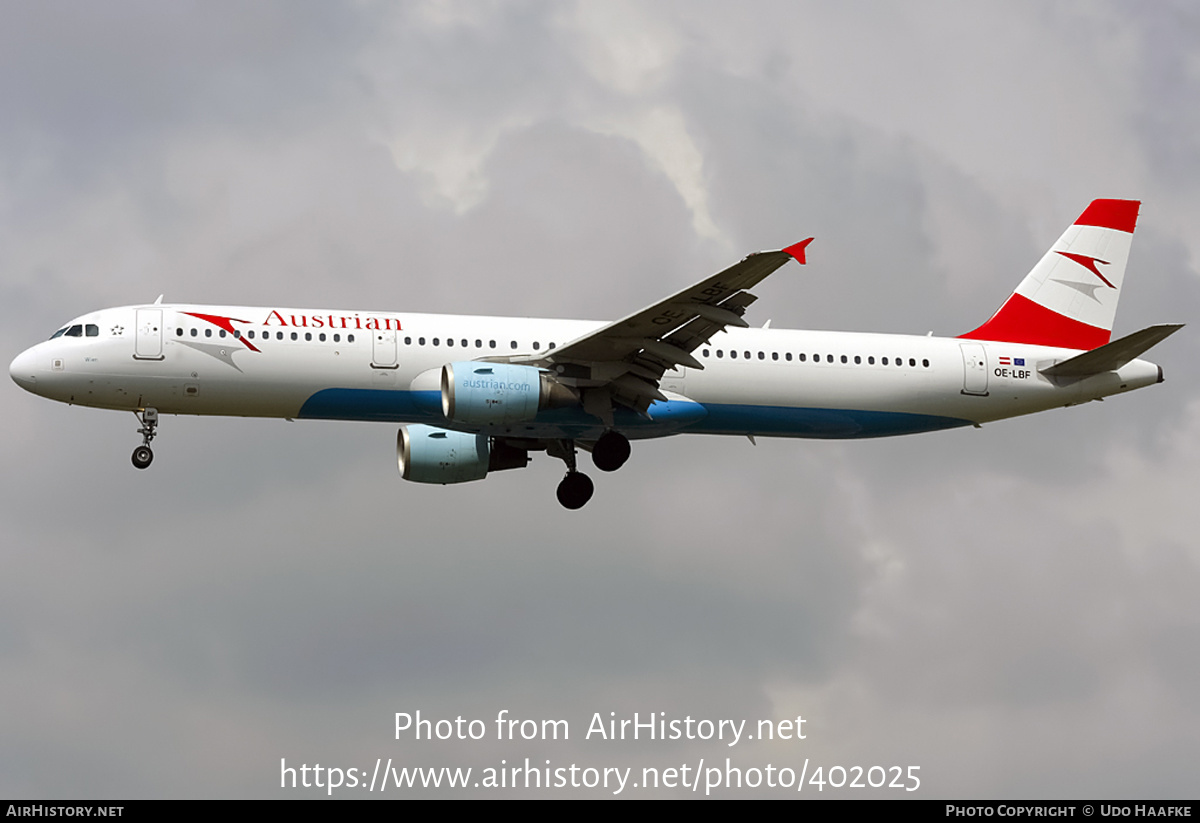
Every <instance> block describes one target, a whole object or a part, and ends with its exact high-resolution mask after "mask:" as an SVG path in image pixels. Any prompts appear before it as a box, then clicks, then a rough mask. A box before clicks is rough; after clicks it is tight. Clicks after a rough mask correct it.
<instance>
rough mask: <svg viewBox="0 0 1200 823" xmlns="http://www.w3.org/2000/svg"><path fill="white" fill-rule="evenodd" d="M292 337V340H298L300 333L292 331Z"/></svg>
mask: <svg viewBox="0 0 1200 823" xmlns="http://www.w3.org/2000/svg"><path fill="white" fill-rule="evenodd" d="M292 339H293V340H299V339H300V334H299V333H298V332H292Z"/></svg>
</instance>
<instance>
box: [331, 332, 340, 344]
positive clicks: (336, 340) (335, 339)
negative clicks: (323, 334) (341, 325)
mask: <svg viewBox="0 0 1200 823" xmlns="http://www.w3.org/2000/svg"><path fill="white" fill-rule="evenodd" d="M333 342H334V343H341V342H342V336H341V335H340V334H335V335H334V336H333Z"/></svg>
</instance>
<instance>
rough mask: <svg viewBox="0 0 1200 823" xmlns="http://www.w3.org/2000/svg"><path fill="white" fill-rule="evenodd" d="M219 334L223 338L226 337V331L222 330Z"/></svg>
mask: <svg viewBox="0 0 1200 823" xmlns="http://www.w3.org/2000/svg"><path fill="white" fill-rule="evenodd" d="M218 334H219V335H220V336H221V337H224V336H225V330H224V329H221V331H219V332H218Z"/></svg>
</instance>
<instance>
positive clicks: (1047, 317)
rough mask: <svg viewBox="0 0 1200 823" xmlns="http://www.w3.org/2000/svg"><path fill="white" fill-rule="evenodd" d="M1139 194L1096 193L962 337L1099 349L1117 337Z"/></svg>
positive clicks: (1139, 204)
mask: <svg viewBox="0 0 1200 823" xmlns="http://www.w3.org/2000/svg"><path fill="white" fill-rule="evenodd" d="M1140 206H1141V203H1140V201H1137V200H1093V201H1092V204H1091V205H1090V206H1088V207H1087V209H1085V210H1084V212H1083V214H1081V215H1079V219H1078V220H1076V221H1075V224H1074V225H1072V226H1071V227H1070V228H1068V229H1067V230H1066V231H1065V232H1063V235H1062V237H1060V238H1058V242H1057V243H1055V244H1054V246H1053V247H1051V249H1050V251H1048V252H1046V256H1045V257H1043V258H1042V259H1041V260H1040V261H1039V262H1038V264H1037V265H1036V266H1034V267H1033V270H1032V271H1031V272H1029V274H1027V275H1026V276H1025V279H1024V280H1022V281H1021V285H1019V286H1017V290H1016V291H1014V292H1013V293H1012V295H1011V296H1010V297H1009V298H1008V300H1006V301H1005V303H1004V305H1003V306H1001V307H1000V310H999V311H998V312H996V313H995V314H994V315H992V317H991V319H990V320H988V321H987V322H986V323H984V324H983V325H982V326H980V327H979V328H977V329H975V330H974V331H970V332H967V333H966V334H964V335H960V336H961V337H964V338H967V339H969V340H999V341H1002V342H1006V343H1031V344H1033V345H1038V346H1061V347H1063V348H1068V349H1094V348H1096V347H1097V346H1103V345H1104V344H1105V343H1107V342H1108V341H1109V338H1110V337H1111V336H1112V328H1113V319H1114V318H1115V317H1116V313H1117V300H1118V298H1120V296H1121V284H1122V282H1123V281H1124V279H1125V262H1126V261H1127V260H1128V259H1129V246H1130V243H1131V242H1132V241H1133V229H1134V227H1135V226H1136V224H1137V216H1138V208H1139V207H1140Z"/></svg>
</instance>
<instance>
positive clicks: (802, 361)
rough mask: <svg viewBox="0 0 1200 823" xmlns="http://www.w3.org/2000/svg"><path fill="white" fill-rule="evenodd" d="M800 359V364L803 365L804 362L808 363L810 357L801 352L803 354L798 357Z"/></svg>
mask: <svg viewBox="0 0 1200 823" xmlns="http://www.w3.org/2000/svg"><path fill="white" fill-rule="evenodd" d="M798 357H799V359H800V362H801V363H804V362H806V361H807V360H808V355H807V354H805V353H804V352H801V353H800V354H799V355H798Z"/></svg>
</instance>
